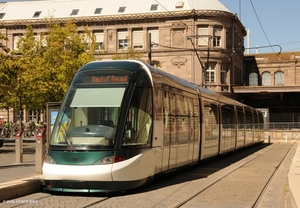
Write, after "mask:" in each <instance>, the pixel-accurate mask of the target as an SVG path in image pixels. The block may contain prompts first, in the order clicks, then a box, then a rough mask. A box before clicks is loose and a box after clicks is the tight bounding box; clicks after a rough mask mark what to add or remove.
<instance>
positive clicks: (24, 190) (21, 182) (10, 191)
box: [0, 142, 300, 208]
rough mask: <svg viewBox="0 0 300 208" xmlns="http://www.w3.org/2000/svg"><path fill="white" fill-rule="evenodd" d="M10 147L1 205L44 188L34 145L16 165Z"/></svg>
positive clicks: (2, 162)
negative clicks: (36, 169)
mask: <svg viewBox="0 0 300 208" xmlns="http://www.w3.org/2000/svg"><path fill="white" fill-rule="evenodd" d="M9 145H11V143H8V144H7V143H5V148H0V203H2V202H3V200H9V199H14V198H18V197H21V196H24V195H28V194H31V193H35V192H39V191H40V190H42V186H43V176H42V175H40V174H35V172H36V171H35V153H34V151H31V150H32V149H33V148H34V143H32V144H31V145H30V144H27V143H24V154H23V163H15V153H14V151H13V150H11V149H12V148H11V147H9ZM295 148H296V152H295V155H294V158H293V161H292V163H291V167H290V170H289V173H288V181H289V188H290V191H289V192H290V197H291V201H292V205H293V207H295V208H300V186H299V184H300V142H297V143H296V146H295Z"/></svg>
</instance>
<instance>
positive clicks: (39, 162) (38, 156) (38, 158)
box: [35, 128, 46, 174]
mask: <svg viewBox="0 0 300 208" xmlns="http://www.w3.org/2000/svg"><path fill="white" fill-rule="evenodd" d="M45 133H46V128H39V129H38V132H37V134H36V136H35V137H36V147H35V173H36V174H42V168H43V163H44V158H45V143H46V134H45Z"/></svg>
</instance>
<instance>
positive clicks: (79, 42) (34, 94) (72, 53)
mask: <svg viewBox="0 0 300 208" xmlns="http://www.w3.org/2000/svg"><path fill="white" fill-rule="evenodd" d="M5 38H6V37H5V36H3V35H1V36H0V40H1V39H2V40H4V39H5ZM0 48H1V49H2V50H1V52H2V53H1V56H0V59H1V62H2V64H1V65H0V89H1V91H0V97H1V98H2V99H1V102H2V103H1V106H2V107H3V106H9V107H11V108H17V109H20V108H25V109H27V110H36V111H43V110H45V108H46V103H47V102H60V101H62V99H63V97H64V95H65V93H66V91H67V89H68V86H69V84H70V82H71V80H72V78H73V76H74V75H75V73H76V72H77V70H78V69H79V68H81V67H82V66H83V65H84V64H86V63H87V62H90V61H92V60H94V53H95V38H94V37H93V35H92V33H91V32H90V31H89V30H88V29H86V28H85V30H84V32H83V33H82V34H80V33H78V29H77V26H76V25H75V24H74V23H73V22H72V21H69V22H67V23H66V24H65V25H60V24H58V23H54V22H53V21H52V20H50V21H49V22H48V31H47V32H46V33H45V34H42V36H41V40H37V39H36V38H35V36H34V31H33V28H32V26H30V25H29V26H27V29H26V34H25V35H24V36H22V37H20V38H19V41H18V43H17V48H18V50H15V51H12V52H11V54H9V55H7V54H8V52H6V49H5V48H4V47H3V46H2V45H0ZM1 106H0V107H1Z"/></svg>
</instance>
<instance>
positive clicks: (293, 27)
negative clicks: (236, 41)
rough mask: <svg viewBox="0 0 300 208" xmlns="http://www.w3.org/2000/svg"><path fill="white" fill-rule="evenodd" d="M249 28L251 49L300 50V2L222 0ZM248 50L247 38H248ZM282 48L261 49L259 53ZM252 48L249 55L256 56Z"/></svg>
mask: <svg viewBox="0 0 300 208" xmlns="http://www.w3.org/2000/svg"><path fill="white" fill-rule="evenodd" d="M219 1H220V2H221V3H222V4H223V5H224V6H226V7H227V8H228V9H229V10H230V12H232V13H236V14H237V15H238V17H239V19H240V20H241V22H242V24H243V25H244V26H245V28H246V29H250V47H256V46H257V45H258V46H261V47H263V46H270V45H280V46H281V48H282V51H283V52H287V51H300V1H299V0H219ZM245 47H247V37H245ZM279 50H280V48H279V47H278V46H275V47H266V48H259V53H268V52H279ZM255 52H256V50H255V49H251V51H250V53H255Z"/></svg>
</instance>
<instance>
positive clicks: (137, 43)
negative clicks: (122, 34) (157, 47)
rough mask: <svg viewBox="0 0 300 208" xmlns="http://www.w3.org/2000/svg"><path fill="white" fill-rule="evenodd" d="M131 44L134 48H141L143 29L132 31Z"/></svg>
mask: <svg viewBox="0 0 300 208" xmlns="http://www.w3.org/2000/svg"><path fill="white" fill-rule="evenodd" d="M132 44H133V48H134V49H142V48H143V30H134V31H133V33H132Z"/></svg>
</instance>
